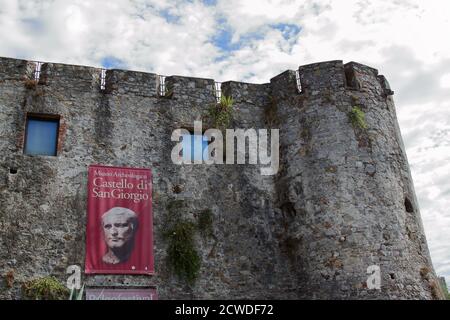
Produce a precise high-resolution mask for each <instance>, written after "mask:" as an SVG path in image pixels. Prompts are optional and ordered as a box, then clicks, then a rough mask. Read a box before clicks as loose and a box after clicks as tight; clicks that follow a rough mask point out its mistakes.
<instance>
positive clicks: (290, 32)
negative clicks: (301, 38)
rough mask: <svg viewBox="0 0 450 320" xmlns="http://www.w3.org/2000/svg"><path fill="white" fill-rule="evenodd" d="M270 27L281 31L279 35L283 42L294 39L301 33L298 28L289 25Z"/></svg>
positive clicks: (282, 24)
mask: <svg viewBox="0 0 450 320" xmlns="http://www.w3.org/2000/svg"><path fill="white" fill-rule="evenodd" d="M271 27H272V28H274V29H277V30H279V31H281V34H282V35H283V38H284V39H285V40H289V39H291V38H294V37H296V36H297V35H298V34H299V33H300V31H301V28H300V27H299V26H297V25H295V24H291V23H277V24H272V25H271Z"/></svg>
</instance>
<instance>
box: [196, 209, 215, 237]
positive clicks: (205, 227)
mask: <svg viewBox="0 0 450 320" xmlns="http://www.w3.org/2000/svg"><path fill="white" fill-rule="evenodd" d="M197 228H198V230H199V232H200V234H201V235H202V237H203V238H209V237H212V236H213V235H214V229H213V213H212V211H211V210H210V209H205V210H203V211H201V212H200V214H199V215H198V220H197Z"/></svg>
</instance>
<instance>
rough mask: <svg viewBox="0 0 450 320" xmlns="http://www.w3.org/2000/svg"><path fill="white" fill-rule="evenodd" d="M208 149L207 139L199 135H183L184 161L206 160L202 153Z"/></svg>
mask: <svg viewBox="0 0 450 320" xmlns="http://www.w3.org/2000/svg"><path fill="white" fill-rule="evenodd" d="M205 149H208V139H207V138H206V137H205V136H203V135H199V134H186V135H183V159H184V160H190V161H194V160H207V158H206V159H205V158H204V157H203V152H204V150H205Z"/></svg>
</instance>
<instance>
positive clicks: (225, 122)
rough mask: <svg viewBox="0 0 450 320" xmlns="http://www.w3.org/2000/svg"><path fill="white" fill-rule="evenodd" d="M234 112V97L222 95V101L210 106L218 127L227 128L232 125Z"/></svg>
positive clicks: (215, 126) (213, 120)
mask: <svg viewBox="0 0 450 320" xmlns="http://www.w3.org/2000/svg"><path fill="white" fill-rule="evenodd" d="M232 114H233V98H232V97H227V96H222V97H220V102H219V103H218V104H216V105H212V106H211V107H210V108H209V116H210V118H211V119H212V124H213V125H214V128H216V129H221V130H223V129H226V128H228V126H229V125H230V122H231V118H232Z"/></svg>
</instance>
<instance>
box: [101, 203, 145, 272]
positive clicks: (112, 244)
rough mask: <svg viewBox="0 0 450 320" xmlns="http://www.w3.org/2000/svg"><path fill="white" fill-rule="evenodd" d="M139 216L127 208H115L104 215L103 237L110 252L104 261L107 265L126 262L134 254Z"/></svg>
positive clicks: (104, 257)
mask: <svg viewBox="0 0 450 320" xmlns="http://www.w3.org/2000/svg"><path fill="white" fill-rule="evenodd" d="M138 224H139V223H138V218H137V214H136V213H135V212H134V211H132V210H130V209H127V208H122V207H114V208H112V209H110V210H108V211H106V212H105V213H104V214H103V215H102V229H103V236H104V240H105V243H106V246H107V247H108V251H107V252H106V254H105V255H104V256H103V258H102V260H103V262H104V263H107V264H118V263H122V262H126V261H127V260H128V258H129V257H130V255H131V253H132V252H133V248H134V240H135V236H136V231H137V229H138Z"/></svg>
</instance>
